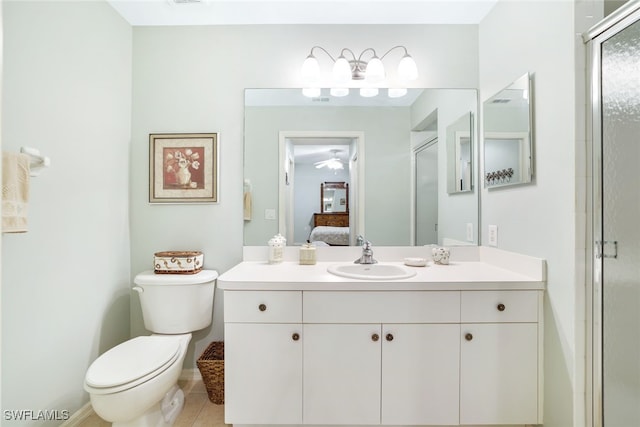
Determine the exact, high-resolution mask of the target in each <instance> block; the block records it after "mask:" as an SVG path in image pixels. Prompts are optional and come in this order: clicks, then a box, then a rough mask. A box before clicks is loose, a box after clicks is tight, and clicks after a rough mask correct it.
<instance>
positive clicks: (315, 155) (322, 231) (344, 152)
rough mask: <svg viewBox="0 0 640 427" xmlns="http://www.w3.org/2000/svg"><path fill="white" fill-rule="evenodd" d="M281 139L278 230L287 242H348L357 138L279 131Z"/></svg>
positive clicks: (354, 206) (353, 236)
mask: <svg viewBox="0 0 640 427" xmlns="http://www.w3.org/2000/svg"><path fill="white" fill-rule="evenodd" d="M306 134H310V133H306ZM282 139H283V144H282V153H281V161H282V162H283V164H284V165H285V166H284V174H285V176H284V180H281V183H282V184H281V190H280V194H281V196H282V197H281V200H282V202H283V207H282V209H281V210H280V224H281V225H280V230H284V231H285V237H287V240H288V244H293V245H301V244H303V243H305V242H307V241H311V242H313V243H314V244H316V245H330V246H347V245H350V244H353V243H354V242H355V240H356V235H357V231H356V230H357V221H356V218H357V217H356V213H357V211H358V208H359V206H358V179H357V175H358V160H357V159H358V137H355V136H351V135H343V136H340V135H336V134H332V135H329V134H323V133H321V132H314V133H313V136H308V135H307V136H302V134H301V133H300V132H285V133H284V135H282Z"/></svg>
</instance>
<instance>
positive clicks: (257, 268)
mask: <svg viewBox="0 0 640 427" xmlns="http://www.w3.org/2000/svg"><path fill="white" fill-rule="evenodd" d="M539 261H540V262H541V265H540V269H539V270H538V269H535V268H534V269H532V270H531V271H530V272H529V271H526V270H525V271H524V272H523V271H514V270H511V269H507V268H504V266H498V265H495V264H493V263H491V262H486V261H452V262H451V263H450V264H449V265H437V264H434V263H433V262H431V261H429V264H428V266H426V267H410V266H406V265H404V264H403V263H402V262H397V261H396V262H383V261H381V264H391V265H402V266H403V267H404V268H406V269H410V270H413V271H415V272H416V274H415V276H413V277H410V278H407V279H399V280H361V279H351V278H345V277H340V276H336V275H334V274H331V273H329V272H328V271H327V268H328V267H329V266H331V265H334V264H337V263H340V262H335V261H333V262H318V263H317V264H315V265H300V264H298V263H297V262H294V261H285V262H282V263H280V264H269V263H267V262H266V261H243V262H241V263H240V264H238V265H236V266H235V267H233V268H231V269H230V270H228V271H227V272H225V273H223V274H222V275H221V276H220V277H219V278H218V287H219V288H221V289H225V290H302V291H312V290H315V291H318V290H322V291H341V290H342V291H354V290H362V291H364V290H369V291H372V290H373V291H375V290H377V291H409V290H411V291H415V290H523V289H529V290H544V279H545V278H544V261H543V260H539ZM344 263H348V261H345V262H344ZM534 264H535V263H534ZM527 273H529V274H527Z"/></svg>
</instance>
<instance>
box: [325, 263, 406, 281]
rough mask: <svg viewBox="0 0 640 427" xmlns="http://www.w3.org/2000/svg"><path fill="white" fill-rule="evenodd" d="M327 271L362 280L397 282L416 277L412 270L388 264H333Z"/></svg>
mask: <svg viewBox="0 0 640 427" xmlns="http://www.w3.org/2000/svg"><path fill="white" fill-rule="evenodd" d="M327 271H328V272H329V273H331V274H335V275H336V276H341V277H347V278H350V279H362V280H399V279H407V278H409V277H413V276H415V275H416V272H415V271H413V270H409V269H408V268H404V267H401V266H399V265H389V264H334V265H330V266H329V267H328V268H327Z"/></svg>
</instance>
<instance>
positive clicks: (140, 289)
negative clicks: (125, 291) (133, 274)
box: [132, 286, 144, 294]
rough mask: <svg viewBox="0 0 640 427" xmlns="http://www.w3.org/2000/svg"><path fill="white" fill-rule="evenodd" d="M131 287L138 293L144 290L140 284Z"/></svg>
mask: <svg viewBox="0 0 640 427" xmlns="http://www.w3.org/2000/svg"><path fill="white" fill-rule="evenodd" d="M132 289H133V290H134V291H136V292H137V293H139V294H141V293H143V292H144V289H142V288H141V287H140V286H134V287H133V288H132Z"/></svg>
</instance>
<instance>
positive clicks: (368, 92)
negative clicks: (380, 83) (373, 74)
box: [360, 87, 378, 98]
mask: <svg viewBox="0 0 640 427" xmlns="http://www.w3.org/2000/svg"><path fill="white" fill-rule="evenodd" d="M376 95H378V88H377V87H363V88H360V96H363V97H365V98H371V97H372V96H376Z"/></svg>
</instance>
